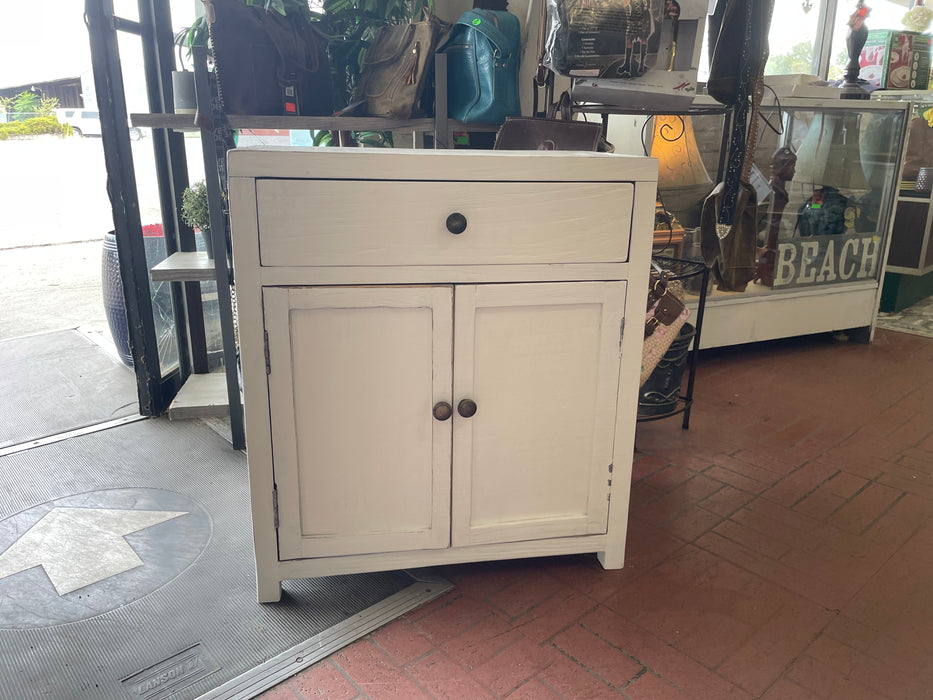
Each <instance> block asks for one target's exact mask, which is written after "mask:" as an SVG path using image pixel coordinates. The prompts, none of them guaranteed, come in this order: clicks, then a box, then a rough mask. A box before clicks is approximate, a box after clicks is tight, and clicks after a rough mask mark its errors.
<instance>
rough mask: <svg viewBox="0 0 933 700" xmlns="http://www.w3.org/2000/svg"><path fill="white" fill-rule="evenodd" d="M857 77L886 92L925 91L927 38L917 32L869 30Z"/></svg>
mask: <svg viewBox="0 0 933 700" xmlns="http://www.w3.org/2000/svg"><path fill="white" fill-rule="evenodd" d="M859 65H860V66H861V70H860V71H859V77H860V78H862V80H867V81H868V82H869V83H870V84H871V85H873V86H874V87H877V88H881V89H888V90H892V89H893V90H926V89H927V86H928V85H929V83H930V37H929V35H927V34H918V33H917V32H905V31H895V30H893V29H871V30H869V32H868V39H867V40H866V41H865V46H864V48H863V49H862V53H861V55H860V56H859Z"/></svg>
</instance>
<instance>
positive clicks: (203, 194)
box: [181, 180, 211, 232]
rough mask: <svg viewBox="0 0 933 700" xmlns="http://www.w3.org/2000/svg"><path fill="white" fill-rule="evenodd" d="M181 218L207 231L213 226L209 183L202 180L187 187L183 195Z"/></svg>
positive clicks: (192, 226) (193, 226) (191, 225)
mask: <svg viewBox="0 0 933 700" xmlns="http://www.w3.org/2000/svg"><path fill="white" fill-rule="evenodd" d="M181 219H182V221H184V222H185V223H186V224H188V226H190V227H191V228H196V229H199V230H200V231H203V232H206V231H208V230H210V227H211V211H210V206H209V204H208V200H207V185H206V184H205V183H204V181H203V180H202V181H201V182H196V183H194V184H193V185H191V186H190V187H186V188H185V191H184V192H183V193H182V195H181Z"/></svg>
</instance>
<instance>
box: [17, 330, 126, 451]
mask: <svg viewBox="0 0 933 700" xmlns="http://www.w3.org/2000/svg"><path fill="white" fill-rule="evenodd" d="M0 397H2V400H0V447H6V446H8V445H18V444H20V443H23V442H28V441H30V440H35V439H37V438H42V437H47V436H49V435H55V434H57V433H62V432H66V431H68V430H73V429H75V428H83V427H85V426H88V425H94V424H96V423H103V422H105V421H108V420H112V419H114V418H122V417H124V416H131V415H134V414H136V413H137V412H138V411H139V406H138V399H137V395H136V376H135V374H134V373H133V370H132V369H130V368H129V367H126V366H125V365H123V364H122V363H121V362H120V361H119V360H117V359H115V358H113V357H111V356H110V355H108V354H107V353H106V352H104V351H103V350H102V349H101V348H99V347H98V346H97V345H95V344H94V343H92V342H91V341H90V340H89V339H88V338H86V337H85V336H84V335H82V334H81V333H79V332H78V331H76V330H64V331H55V332H53V333H40V334H38V335H30V336H24V337H22V338H10V339H7V340H0Z"/></svg>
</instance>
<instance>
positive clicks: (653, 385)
mask: <svg viewBox="0 0 933 700" xmlns="http://www.w3.org/2000/svg"><path fill="white" fill-rule="evenodd" d="M695 333H696V329H695V328H694V327H693V325H691V324H689V323H685V324H684V325H683V326H682V327H681V329H680V333H678V334H677V337H676V338H675V339H674V342H673V343H671V346H670V347H669V348H668V349H667V352H665V353H664V356H663V357H662V358H661V359H660V361H659V362H658V366H657V367H655V368H654V370H653V371H652V372H651V374H650V375H649V377H648V379H647V380H646V381H645V383H644V384H643V385H642V387H641V389H640V390H639V392H638V417H639V418H643V417H648V416H660V415H664V414H665V413H670V412H671V411H674V410H675V409H676V408H677V399H679V398H680V382H681V380H682V379H683V376H684V367H686V366H687V356H688V355H689V353H690V344H691V343H692V342H693V336H694V335H695Z"/></svg>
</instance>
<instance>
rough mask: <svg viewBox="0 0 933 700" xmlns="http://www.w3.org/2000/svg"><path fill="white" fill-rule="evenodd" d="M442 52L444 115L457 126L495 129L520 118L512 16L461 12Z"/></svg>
mask: <svg viewBox="0 0 933 700" xmlns="http://www.w3.org/2000/svg"><path fill="white" fill-rule="evenodd" d="M442 51H443V52H444V53H445V54H447V114H448V116H449V117H450V118H451V119H457V120H459V121H462V122H480V123H485V124H501V123H502V122H504V121H505V118H506V117H515V116H518V115H520V114H521V111H522V108H521V104H520V103H519V99H518V67H519V61H520V60H521V53H522V40H521V26H520V24H519V22H518V17H516V16H515V15H513V14H511V13H510V12H505V11H494V10H479V9H477V10H470V11H468V12H464V13H463V15H461V16H460V19H458V20H457V24H456V25H454V28H453V29H452V30H451V32H450V37H449V38H448V39H447V42H446V43H445V44H444V47H443V49H442Z"/></svg>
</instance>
